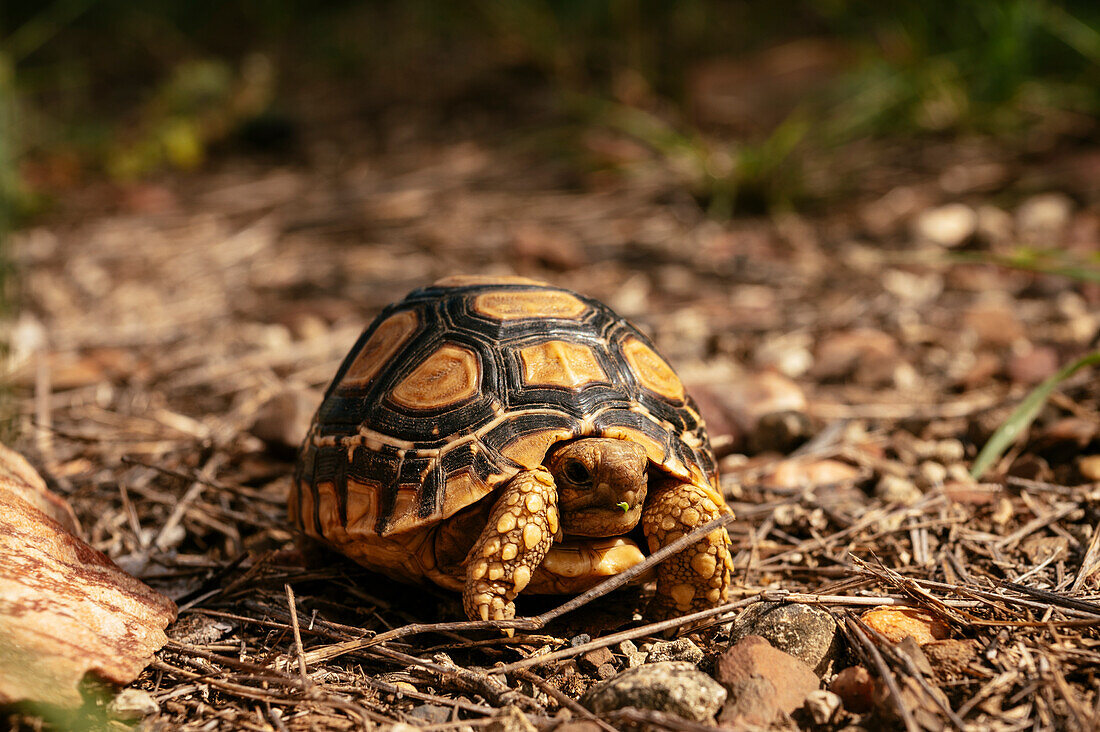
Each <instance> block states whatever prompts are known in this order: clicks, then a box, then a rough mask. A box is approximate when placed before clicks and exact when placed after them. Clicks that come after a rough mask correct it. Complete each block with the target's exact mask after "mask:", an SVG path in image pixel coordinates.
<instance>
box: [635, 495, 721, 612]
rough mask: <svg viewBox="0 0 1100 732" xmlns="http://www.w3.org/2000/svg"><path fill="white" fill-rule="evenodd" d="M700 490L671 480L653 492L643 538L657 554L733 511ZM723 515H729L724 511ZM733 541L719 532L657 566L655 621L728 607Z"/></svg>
mask: <svg viewBox="0 0 1100 732" xmlns="http://www.w3.org/2000/svg"><path fill="white" fill-rule="evenodd" d="M711 494H712V492H711V491H710V490H709V489H707V488H703V487H701V486H697V485H692V484H690V483H681V482H679V481H676V480H668V481H666V482H665V483H664V484H663V485H660V486H659V487H657V490H655V491H651V497H650V500H649V501H648V503H647V505H646V507H645V511H644V512H643V514H642V532H643V533H644V534H645V537H646V542H647V543H648V545H649V551H650V552H651V553H652V552H655V551H657V550H658V549H660V548H661V547H663V546H666V545H668V544H671V543H672V542H674V541H676V540H677V539H679V538H680V537H681V536H683V535H684V534H686V533H688V532H689V531H691V530H693V529H695V528H696V527H698V526H702V525H703V524H705V523H707V522H708V521H712V520H714V519H716V518H718V517H719V516H720V515H721V514H722V513H725V512H727V511H729V509H728V508H725V503H724V502H722V501H721V499H719V498H718V497H717V496H712V495H711ZM723 509H725V511H723ZM730 564H731V559H730V553H729V535H728V534H726V530H725V528H720V529H715V530H714V531H712V532H711V533H709V534H708V535H707V536H705V537H703V538H702V539H700V540H699V541H698V542H696V543H695V544H693V545H692V546H689V547H688V548H687V549H684V550H683V551H681V552H680V553H679V554H676V555H675V556H671V557H669V558H668V559H666V560H665V561H664V562H662V563H661V564H659V565H657V595H656V596H655V597H654V598H653V601H652V602H651V603H650V605H649V608H648V610H647V615H648V616H649V617H650V618H652V619H654V620H660V619H664V618H671V617H676V616H677V615H683V614H686V613H690V612H695V611H697V610H703V609H706V608H710V607H714V606H716V605H718V604H719V603H721V602H725V600H726V593H727V590H728V588H729V584H730Z"/></svg>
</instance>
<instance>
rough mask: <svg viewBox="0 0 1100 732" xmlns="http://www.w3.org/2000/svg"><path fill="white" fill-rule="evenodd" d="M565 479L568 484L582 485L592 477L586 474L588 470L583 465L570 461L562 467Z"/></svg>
mask: <svg viewBox="0 0 1100 732" xmlns="http://www.w3.org/2000/svg"><path fill="white" fill-rule="evenodd" d="M563 471H564V474H565V479H566V480H568V481H569V482H570V483H575V484H577V485H584V484H586V483H588V482H589V481H591V480H592V476H591V475H590V474H589V472H588V468H586V467H585V466H584V463H581V462H578V461H576V460H570V461H569V462H567V463H566V464H565V466H564V467H563Z"/></svg>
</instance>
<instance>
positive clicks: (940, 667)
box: [921, 638, 979, 678]
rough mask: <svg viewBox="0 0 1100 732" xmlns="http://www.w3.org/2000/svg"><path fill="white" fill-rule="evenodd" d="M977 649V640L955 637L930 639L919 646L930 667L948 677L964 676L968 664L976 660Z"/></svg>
mask: <svg viewBox="0 0 1100 732" xmlns="http://www.w3.org/2000/svg"><path fill="white" fill-rule="evenodd" d="M978 650H979V646H978V642H977V641H974V640H970V639H957V638H946V639H944V640H939V641H932V642H931V643H925V644H924V646H922V647H921V651H923V652H924V655H925V657H926V658H927V659H928V662H929V663H930V664H932V668H934V669H936V670H937V671H938V672H940V673H942V674H943V675H944V676H947V677H949V678H951V677H960V676H965V675H966V674H967V671H968V669H969V667H970V664H971V663H973V662H974V661H975V660H977V658H978Z"/></svg>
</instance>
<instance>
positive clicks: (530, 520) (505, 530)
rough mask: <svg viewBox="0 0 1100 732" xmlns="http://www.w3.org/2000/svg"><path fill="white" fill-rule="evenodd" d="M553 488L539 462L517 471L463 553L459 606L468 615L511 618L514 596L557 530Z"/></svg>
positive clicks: (551, 480)
mask: <svg viewBox="0 0 1100 732" xmlns="http://www.w3.org/2000/svg"><path fill="white" fill-rule="evenodd" d="M557 503H558V493H557V490H555V488H554V479H553V477H551V475H550V471H548V470H546V469H545V468H543V467H541V466H540V467H537V468H534V469H533V470H525V471H523V472H521V473H518V474H517V475H516V476H515V477H514V478H512V480H511V481H509V483H508V485H507V486H506V487H505V488H504V491H503V492H502V493H501V496H500V498H499V499H498V500H497V502H496V504H494V505H493V510H492V511H491V512H490V513H489V520H488V522H487V523H486V525H485V529H484V530H483V531H482V532H481V536H479V537H478V540H477V543H475V544H474V547H473V549H471V550H470V553H469V554H468V555H467V557H468V558H467V560H466V586H465V589H464V590H463V592H462V606H463V609H465V611H466V616H467V617H468V618H470V619H471V620H506V619H510V618H514V617H515V615H516V606H515V603H514V602H513V600H515V598H516V595H518V594H519V593H520V592H522V591H523V588H524V587H526V586H527V583H528V582H530V581H531V574H532V573H533V572H534V571H535V568H536V567H538V566H539V564H541V563H542V560H543V558H544V557H545V556H546V552H548V551H549V550H550V544H551V543H552V542H553V540H554V536H555V535H557V534H558V531H559V530H560V528H561V526H560V522H559V518H558V508H557Z"/></svg>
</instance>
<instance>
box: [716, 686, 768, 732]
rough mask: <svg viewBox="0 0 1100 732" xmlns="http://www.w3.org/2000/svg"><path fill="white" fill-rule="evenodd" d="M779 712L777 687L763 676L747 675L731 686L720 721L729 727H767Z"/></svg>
mask: <svg viewBox="0 0 1100 732" xmlns="http://www.w3.org/2000/svg"><path fill="white" fill-rule="evenodd" d="M777 714H779V705H778V704H777V703H776V689H775V685H774V684H772V682H771V681H769V680H768V679H766V678H764V677H763V676H755V675H754V676H747V677H745V678H743V679H739V680H737V681H736V682H734V683H733V684H732V685H731V686H730V688H729V698H728V699H727V701H726V703H725V705H724V706H723V707H722V713H721V714H720V715H719V717H718V722H719V724H721V725H722V726H723V727H725V728H727V729H740V728H743V727H746V726H753V727H766V726H768V725H769V724H770V723H771V721H772V720H774V719H775V717H776V715H777Z"/></svg>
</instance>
